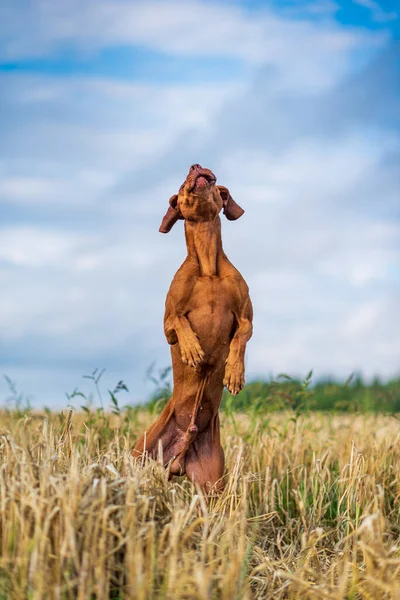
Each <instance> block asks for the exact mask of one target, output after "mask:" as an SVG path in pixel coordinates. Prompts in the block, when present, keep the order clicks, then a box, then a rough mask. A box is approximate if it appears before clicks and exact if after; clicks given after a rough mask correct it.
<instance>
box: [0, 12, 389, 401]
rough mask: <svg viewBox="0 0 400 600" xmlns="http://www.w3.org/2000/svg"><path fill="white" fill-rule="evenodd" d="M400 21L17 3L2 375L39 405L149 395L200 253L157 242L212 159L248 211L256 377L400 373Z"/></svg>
mask: <svg viewBox="0 0 400 600" xmlns="http://www.w3.org/2000/svg"><path fill="white" fill-rule="evenodd" d="M399 22H400V21H399V9H398V7H397V3H396V2H395V1H389V0H386V1H381V2H378V1H376V0H357V1H353V2H345V1H342V2H336V1H333V0H316V1H310V2H294V1H287V2H286V1H285V2H280V1H278V0H275V1H271V2H259V1H247V2H244V1H243V2H241V1H240V0H236V1H234V0H232V1H229V0H226V1H222V0H221V1H220V2H210V1H209V2H205V1H204V0H196V1H192V0H185V1H179V0H175V1H170V0H165V1H163V2H157V1H155V0H148V1H147V2H135V1H128V0H125V1H122V0H114V1H112V2H111V1H110V0H96V1H95V0H80V1H79V2H78V0H68V2H65V1H64V0H63V1H61V0H53V1H52V2H50V1H48V0H24V1H22V0H21V1H15V0H3V2H2V3H1V6H0V131H1V138H0V176H1V177H0V217H1V220H0V228H1V231H0V286H1V290H2V294H1V297H0V311H1V314H2V317H3V318H2V319H1V322H0V336H1V340H0V343H1V365H0V373H1V374H7V375H8V376H10V377H11V378H12V379H13V380H15V381H16V382H17V384H18V386H19V388H20V389H21V391H23V392H24V393H26V394H28V395H31V396H32V399H33V402H34V403H35V404H36V405H38V406H40V405H43V404H47V405H53V406H62V405H63V403H65V392H71V391H72V390H73V389H74V388H75V387H76V386H79V387H80V388H82V389H83V390H87V389H90V386H89V384H88V381H87V380H84V379H82V375H83V374H88V373H90V372H92V371H93V370H94V369H95V368H96V367H98V368H103V367H105V368H106V369H107V370H106V373H105V375H104V386H105V387H106V386H109V387H110V386H112V385H113V384H115V383H116V382H117V381H118V380H119V379H123V380H124V381H125V382H126V383H127V385H128V387H129V388H130V390H131V392H130V394H129V400H132V401H137V400H140V399H142V398H143V397H145V396H146V394H148V393H150V392H151V391H152V386H151V384H149V382H146V381H145V377H146V369H147V367H148V366H149V364H151V363H152V362H153V361H155V362H156V365H157V366H158V367H159V368H162V367H164V366H166V365H168V364H169V360H170V359H169V349H168V346H167V344H166V342H165V340H164V337H163V328H162V318H163V310H164V299H165V295H166V292H167V289H168V286H169V283H170V280H171V279H172V276H173V274H174V272H175V270H176V269H177V267H178V266H179V264H180V263H181V262H182V260H183V258H184V255H185V247H184V240H183V231H182V227H180V226H176V227H175V228H174V230H173V231H172V232H171V233H170V234H168V235H167V236H162V235H161V234H159V233H158V226H159V222H160V220H161V218H162V216H163V214H164V212H165V208H166V206H167V202H168V198H169V197H170V196H171V195H172V194H173V193H174V192H175V191H176V190H177V189H178V187H179V185H180V183H181V182H182V180H183V179H184V177H185V174H186V172H187V169H188V167H189V165H190V164H192V163H193V162H200V163H201V164H203V165H204V166H208V167H210V168H211V169H212V170H213V171H214V172H215V173H216V175H217V177H218V181H219V183H221V184H223V185H226V186H228V187H229V188H230V190H231V193H232V195H233V197H234V198H235V199H236V200H237V201H238V202H239V204H241V205H242V206H243V207H244V208H245V209H246V214H245V216H244V217H243V219H241V220H239V221H238V222H235V223H229V222H224V223H223V238H224V246H225V250H226V252H227V254H228V256H229V257H230V259H231V260H232V262H234V264H235V265H236V266H237V267H238V268H239V269H240V270H241V271H242V273H243V275H244V276H245V278H246V280H247V282H248V284H249V286H250V291H251V295H252V299H253V303H254V306H255V323H254V325H255V333H254V337H253V339H252V340H251V342H250V343H249V347H248V356H247V376H248V379H250V378H253V377H258V376H268V375H270V374H277V373H279V372H283V371H285V372H289V373H292V374H297V375H304V374H305V373H306V372H308V370H309V369H311V368H314V371H315V375H316V377H323V376H327V375H332V376H336V377H346V376H348V375H349V374H350V373H351V372H352V371H354V370H357V371H360V372H361V373H363V374H364V375H365V376H366V377H372V376H374V375H375V374H379V375H381V376H382V377H391V376H394V375H398V374H399V371H400V369H399V356H400V327H399V325H398V323H399V322H400V319H399V318H398V317H399V315H398V308H397V307H398V305H399V300H400V298H399V281H400V266H399V245H400V243H399V240H400V236H399V232H400V223H399V189H400V175H399V169H398V164H399V159H400V138H399V131H400V78H399V62H400V49H399V44H400V41H399V38H400V27H399ZM7 394H8V392H7V386H6V383H5V381H4V380H2V382H1V384H0V398H1V399H4V398H6V397H7Z"/></svg>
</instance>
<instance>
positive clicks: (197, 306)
mask: <svg viewBox="0 0 400 600" xmlns="http://www.w3.org/2000/svg"><path fill="white" fill-rule="evenodd" d="M189 303H190V310H191V311H197V310H201V311H202V312H203V311H206V312H208V313H209V314H210V315H212V314H214V313H215V312H219V311H221V310H222V311H224V312H225V311H227V310H229V309H230V307H231V306H230V305H231V299H230V294H229V290H228V288H227V286H226V284H225V282H224V279H223V278H220V277H217V276H211V277H210V276H202V277H197V278H196V282H195V284H194V287H193V290H192V294H191V297H190V301H189Z"/></svg>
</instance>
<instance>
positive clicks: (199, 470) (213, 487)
mask: <svg viewBox="0 0 400 600" xmlns="http://www.w3.org/2000/svg"><path fill="white" fill-rule="evenodd" d="M224 468H225V458H224V451H223V450H222V446H221V442H220V430H219V416H218V413H217V414H216V415H215V416H214V417H213V418H212V419H211V420H210V422H209V424H208V425H207V427H206V428H205V429H204V430H203V431H202V432H201V433H198V434H197V436H196V439H195V440H194V441H193V443H192V444H191V445H190V447H189V449H188V451H187V453H186V463H185V470H186V475H187V476H188V477H189V479H191V480H192V481H193V482H194V483H196V484H197V485H199V486H200V487H201V488H202V490H203V491H204V492H205V493H209V492H211V491H222V490H223V488H224V480H223V477H224Z"/></svg>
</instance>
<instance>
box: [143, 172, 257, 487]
mask: <svg viewBox="0 0 400 600" xmlns="http://www.w3.org/2000/svg"><path fill="white" fill-rule="evenodd" d="M169 204H170V206H169V208H168V211H167V213H166V214H165V216H164V218H163V221H162V224H161V227H160V231H161V232H162V233H168V232H169V231H170V230H171V228H172V227H173V226H174V224H175V223H176V222H177V221H178V220H179V219H184V220H185V237H186V245H187V253H188V254H187V257H186V260H185V261H184V263H183V264H182V266H181V267H180V268H179V269H178V271H177V273H176V274H175V277H174V279H173V281H172V283H171V287H170V289H169V292H168V295H167V299H166V304H165V317H164V331H165V336H166V338H167V341H168V343H169V344H170V345H171V356H172V368H173V384H174V387H173V393H172V397H171V399H170V400H169V402H168V404H167V405H166V406H165V408H164V409H163V411H162V413H161V415H160V417H159V418H158V419H157V421H156V422H155V423H153V425H151V426H150V427H149V429H148V430H147V431H146V432H145V433H144V434H142V436H141V437H140V438H139V440H138V442H137V444H136V446H135V448H134V450H133V456H135V457H139V456H141V455H142V454H143V453H144V452H145V451H146V452H147V453H148V455H149V456H151V457H152V458H156V457H157V454H158V448H159V443H160V442H161V445H162V455H163V461H164V464H165V466H168V465H169V468H170V475H171V476H172V475H185V474H186V475H187V476H188V477H189V478H190V479H192V481H194V482H195V483H197V484H198V485H199V486H200V487H201V488H202V489H203V490H204V491H205V492H209V491H211V490H213V489H214V490H221V489H222V488H223V475H224V465H225V463H224V452H223V449H222V446H221V443H220V427H219V415H218V409H219V405H220V402H221V398H222V392H223V389H224V385H225V386H226V387H227V389H228V390H229V391H230V392H231V394H234V395H236V394H238V393H239V392H240V390H241V389H242V387H243V385H244V355H245V350H246V344H247V342H248V340H249V339H250V337H251V335H252V319H253V309H252V305H251V300H250V297H249V290H248V287H247V284H246V282H245V281H244V279H243V277H242V276H241V274H240V273H239V271H238V270H237V269H235V267H234V266H233V265H232V263H231V262H229V260H228V258H227V257H226V255H225V253H224V251H223V249H222V240H221V220H220V217H219V213H220V211H221V210H223V213H224V214H225V216H226V217H227V219H228V220H230V221H233V220H236V219H238V218H239V217H241V216H242V214H243V213H244V210H243V209H242V208H240V206H238V204H236V202H235V201H234V200H233V199H232V197H231V195H230V193H229V190H228V189H227V188H226V187H223V186H220V185H218V186H217V185H216V177H215V175H214V174H213V173H212V172H211V171H210V170H209V169H203V168H202V167H201V166H200V165H197V164H196V165H192V166H191V167H190V170H189V173H188V175H187V177H186V179H185V181H184V183H183V184H182V185H181V187H180V189H179V192H178V194H175V195H174V196H172V198H171V199H170V201H169Z"/></svg>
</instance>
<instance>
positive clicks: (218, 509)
mask: <svg viewBox="0 0 400 600" xmlns="http://www.w3.org/2000/svg"><path fill="white" fill-rule="evenodd" d="M151 418H152V417H151V416H150V415H149V414H148V413H146V412H142V413H140V414H139V415H136V417H135V418H133V417H132V418H131V419H126V418H125V415H123V414H121V415H119V416H118V415H102V414H98V415H89V414H87V413H79V414H74V415H68V414H65V415H57V414H47V415H45V414H42V415H34V414H26V415H18V414H16V413H13V412H3V413H1V414H0V433H1V434H2V435H1V442H0V452H1V467H0V598H1V599H5V598H7V599H21V598H31V599H35V600H36V599H39V598H45V599H46V600H47V599H48V600H51V599H53V598H57V599H64V598H79V599H80V600H86V599H90V598H96V599H101V598H121V599H122V598H134V599H138V600H140V599H147V598H168V599H174V600H175V599H176V600H178V599H192V598H193V599H195V598H196V599H199V600H200V599H202V600H206V599H209V598H221V599H225V600H231V599H234V598H237V599H238V600H242V599H250V598H265V599H267V598H271V599H274V600H275V599H277V600H278V599H280V598H310V599H311V598H312V599H314V598H315V599H319V598H326V599H329V598H331V599H334V598H335V599H339V598H343V599H345V598H346V599H349V600H350V599H358V598H365V599H371V600H377V599H381V598H388V599H389V598H391V599H392V598H393V599H394V598H400V593H399V589H400V519H399V514H400V508H399V497H400V445H399V441H400V435H399V422H398V421H396V420H395V419H394V418H389V417H383V416H335V417H329V416H320V415H311V416H309V417H301V418H299V419H298V420H291V419H290V415H288V414H279V415H274V416H273V417H268V418H264V417H262V416H258V417H257V418H253V419H252V421H251V422H250V420H249V418H248V417H246V416H244V415H235V416H232V415H231V416H230V417H227V416H225V417H223V428H222V431H223V444H224V448H225V451H226V458H227V467H228V470H229V475H228V478H227V486H226V489H225V492H224V493H223V495H222V496H221V497H219V498H214V499H213V500H212V501H211V504H210V506H207V505H206V503H205V502H204V500H203V499H202V497H201V496H200V495H199V494H198V493H196V490H195V489H194V488H193V486H192V484H191V483H190V482H188V481H187V480H186V479H181V480H176V481H174V482H168V480H167V477H166V474H165V472H164V470H163V469H162V468H161V467H160V466H159V465H158V464H156V463H151V464H150V463H148V464H145V465H144V466H141V465H138V464H135V463H134V462H133V461H132V460H131V458H130V456H129V449H130V448H131V446H132V445H133V443H134V440H135V438H136V437H137V435H138V434H139V432H140V431H141V430H142V427H143V426H145V425H147V424H148V423H149V421H150V419H151Z"/></svg>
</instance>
